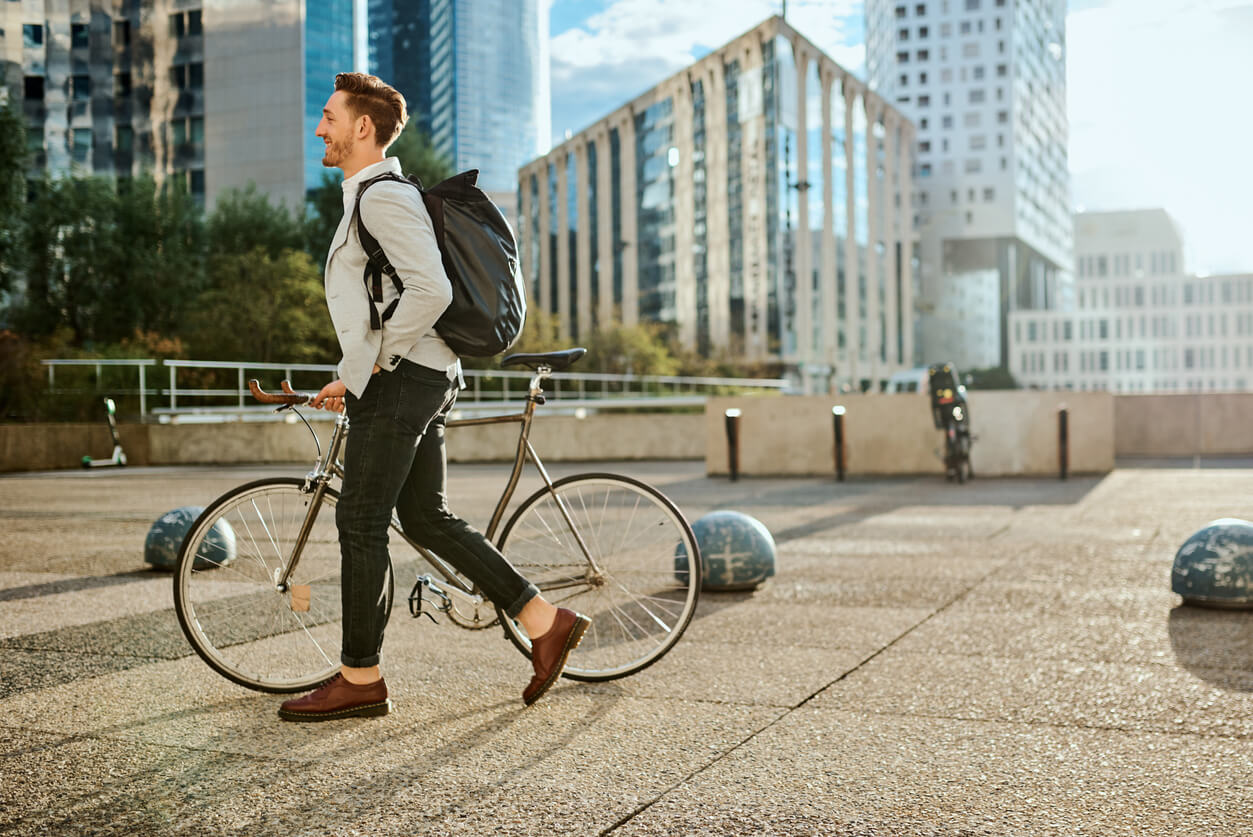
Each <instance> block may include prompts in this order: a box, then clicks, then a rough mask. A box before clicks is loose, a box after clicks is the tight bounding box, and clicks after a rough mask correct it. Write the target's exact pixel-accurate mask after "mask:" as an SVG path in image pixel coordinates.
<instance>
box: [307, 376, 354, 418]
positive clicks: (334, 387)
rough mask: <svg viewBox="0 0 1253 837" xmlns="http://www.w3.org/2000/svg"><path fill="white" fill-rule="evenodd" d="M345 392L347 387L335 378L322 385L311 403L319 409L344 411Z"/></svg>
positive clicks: (335, 411)
mask: <svg viewBox="0 0 1253 837" xmlns="http://www.w3.org/2000/svg"><path fill="white" fill-rule="evenodd" d="M347 392H348V387H346V386H345V385H344V382H343V381H341V380H339V379H338V378H336V379H335V380H333V381H331V382H330V383H329V384H327V385H326V386H324V387H322V389H321V390H319V392H318V394H317V395H315V396H313V401H312V402H311V404H312V405H313V406H314V407H316V408H318V409H319V410H330V411H331V412H333V413H342V412H343V411H344V395H345V393H347Z"/></svg>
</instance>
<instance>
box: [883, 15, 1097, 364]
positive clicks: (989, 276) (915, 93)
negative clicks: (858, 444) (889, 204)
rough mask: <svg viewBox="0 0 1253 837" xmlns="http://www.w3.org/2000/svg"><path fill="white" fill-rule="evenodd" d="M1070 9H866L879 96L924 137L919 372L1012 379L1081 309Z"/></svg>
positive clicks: (919, 200) (918, 177)
mask: <svg viewBox="0 0 1253 837" xmlns="http://www.w3.org/2000/svg"><path fill="white" fill-rule="evenodd" d="M1065 12H1066V4H1065V2H1064V0H927V2H914V0H910V2H902V0H867V2H866V28H867V54H866V61H867V73H868V78H869V84H870V87H871V89H873V90H874V91H876V92H877V93H878V94H879V95H881V96H882V97H883V98H884V99H885V100H886V101H888V102H890V103H892V104H893V105H895V106H896V107H898V108H899V109H900V110H901V111H902V112H904V113H905V114H906V115H907V116H908V117H909V118H910V119H911V120H912V121H913V122H914V123H915V124H916V125H917V170H916V172H915V200H914V206H915V210H916V212H917V215H918V219H917V224H918V230H919V253H920V274H921V275H920V287H919V299H918V306H919V318H918V324H919V337H918V346H919V354H918V357H917V359H918V361H919V362H920V363H929V362H935V361H940V360H951V361H954V362H955V363H956V364H957V365H958V366H959V368H967V367H976V368H977V367H989V366H998V365H1007V363H1008V359H1009V333H1008V329H1007V328H1006V326H1007V323H1008V316H1009V313H1010V312H1011V311H1015V310H1020V309H1024V310H1049V309H1057V310H1066V309H1068V308H1070V307H1072V306H1073V303H1074V280H1073V266H1072V254H1071V248H1072V231H1071V228H1070V219H1071V215H1070V205H1069V173H1068V168H1067V152H1066V147H1067V131H1068V129H1067V122H1066V90H1065V85H1066V65H1065V43H1066V40H1065Z"/></svg>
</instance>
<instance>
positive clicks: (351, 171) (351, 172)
mask: <svg viewBox="0 0 1253 837" xmlns="http://www.w3.org/2000/svg"><path fill="white" fill-rule="evenodd" d="M384 159H386V158H385V157H384V156H383V149H381V148H380V149H379V150H378V151H377V153H370V154H362V155H361V156H359V157H357V158H355V159H353V160H350V161H346V162H345V163H344V165H342V166H340V170H341V171H343V173H344V180H347V179H348V178H350V177H355V176H356V175H357V173H358V172H360V171H361V170H362V169H364V168H366V167H367V166H372V165H374V164H375V163H381V162H383V160H384Z"/></svg>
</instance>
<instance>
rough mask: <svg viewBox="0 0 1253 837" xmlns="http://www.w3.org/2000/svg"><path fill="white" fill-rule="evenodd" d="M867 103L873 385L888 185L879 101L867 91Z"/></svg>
mask: <svg viewBox="0 0 1253 837" xmlns="http://www.w3.org/2000/svg"><path fill="white" fill-rule="evenodd" d="M863 101H864V103H865V106H866V185H867V187H868V189H869V191H870V199H869V221H870V223H869V226H868V227H867V230H868V233H869V239H868V240H869V242H870V243H869V244H868V245H867V247H866V349H867V351H868V352H869V353H870V370H869V372H870V382H871V386H874V385H875V383H876V382H877V381H878V380H879V378H880V377H881V375H882V374H883V373H882V361H881V360H880V358H879V339H880V330H879V267H880V258H879V248H878V245H879V241H880V239H881V238H882V236H883V230H882V229H880V226H881V225H880V223H879V213H880V211H881V210H882V209H883V207H882V206H880V203H881V202H882V200H883V192H884V188H885V184H884V182H883V181H882V180H880V179H879V177H878V174H877V172H878V169H879V161H878V156H877V154H876V153H875V152H876V146H877V145H878V142H879V140H878V139H877V138H876V137H875V135H874V132H875V126H876V125H877V124H878V121H879V117H880V115H881V114H882V110H881V109H880V105H879V102H878V101H876V100H872V99H871V98H870V95H869V94H867V95H866V97H865V99H863Z"/></svg>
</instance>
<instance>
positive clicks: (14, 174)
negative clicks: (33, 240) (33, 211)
mask: <svg viewBox="0 0 1253 837" xmlns="http://www.w3.org/2000/svg"><path fill="white" fill-rule="evenodd" d="M25 205H26V122H25V120H24V119H22V116H21V114H20V113H18V112H17V111H15V110H14V109H13V106H12V105H11V104H6V105H5V106H4V107H3V108H0V294H4V293H6V292H8V291H12V290H13V289H14V287H15V286H16V278H17V276H18V275H19V270H20V264H19V262H20V255H21V252H22V232H23V224H22V210H23V208H24V207H25Z"/></svg>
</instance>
